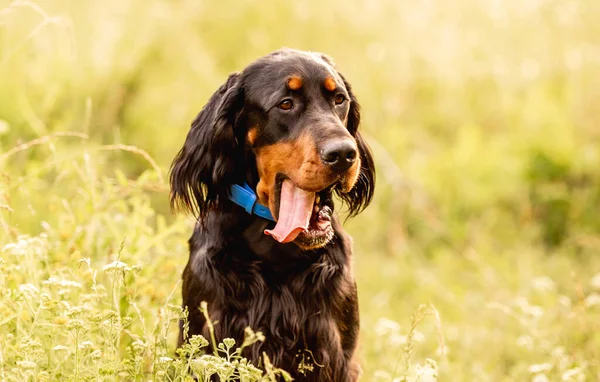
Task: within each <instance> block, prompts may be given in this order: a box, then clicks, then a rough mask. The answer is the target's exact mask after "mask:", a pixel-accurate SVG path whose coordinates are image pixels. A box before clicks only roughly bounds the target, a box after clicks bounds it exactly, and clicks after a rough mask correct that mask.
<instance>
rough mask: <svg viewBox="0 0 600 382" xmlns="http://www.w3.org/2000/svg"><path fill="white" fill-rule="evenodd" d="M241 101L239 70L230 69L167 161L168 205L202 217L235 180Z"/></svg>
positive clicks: (239, 155)
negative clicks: (169, 188)
mask: <svg viewBox="0 0 600 382" xmlns="http://www.w3.org/2000/svg"><path fill="white" fill-rule="evenodd" d="M243 104H244V94H243V89H242V87H241V84H240V74H239V73H233V74H231V75H230V76H229V78H228V79H227V82H226V83H225V84H223V85H221V87H220V88H219V89H218V90H217V91H216V92H215V93H214V94H213V95H212V97H211V98H210V100H209V101H208V103H207V104H206V105H205V106H204V108H203V109H202V111H200V113H199V114H198V116H197V117H196V119H195V120H194V121H193V122H192V126H191V128H190V131H189V132H188V135H187V138H186V140H185V143H184V145H183V148H182V149H181V150H180V151H179V153H178V154H177V156H176V157H175V159H174V161H173V164H172V165H171V174H170V181H171V207H173V208H180V209H182V210H185V211H188V212H191V213H192V214H194V215H195V216H196V217H199V218H202V217H204V216H205V214H206V212H208V210H209V209H210V208H211V207H213V206H214V205H216V203H217V202H218V200H219V199H222V198H224V197H227V192H228V190H229V187H230V186H231V185H232V184H233V183H235V182H237V181H239V179H237V178H238V177H240V175H239V174H240V173H242V174H243V169H242V168H241V166H243V153H241V152H238V151H241V150H240V149H239V148H238V147H237V146H238V144H237V141H236V137H235V133H234V126H235V122H236V119H237V117H238V115H239V113H240V111H241V109H242V107H243Z"/></svg>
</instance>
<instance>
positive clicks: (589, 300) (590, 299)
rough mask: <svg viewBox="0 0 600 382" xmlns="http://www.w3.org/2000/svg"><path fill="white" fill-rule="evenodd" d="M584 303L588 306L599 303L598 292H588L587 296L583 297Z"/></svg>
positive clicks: (599, 296) (599, 295)
mask: <svg viewBox="0 0 600 382" xmlns="http://www.w3.org/2000/svg"><path fill="white" fill-rule="evenodd" d="M584 304H585V306H587V307H588V308H589V307H592V306H596V305H600V294H598V293H592V294H590V295H589V296H587V297H586V298H585V301H584Z"/></svg>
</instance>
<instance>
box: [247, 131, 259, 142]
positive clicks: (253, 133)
mask: <svg viewBox="0 0 600 382" xmlns="http://www.w3.org/2000/svg"><path fill="white" fill-rule="evenodd" d="M257 135H258V129H257V128H256V127H253V128H251V129H250V130H248V134H247V137H248V143H250V146H253V145H254V142H255V141H256V136H257Z"/></svg>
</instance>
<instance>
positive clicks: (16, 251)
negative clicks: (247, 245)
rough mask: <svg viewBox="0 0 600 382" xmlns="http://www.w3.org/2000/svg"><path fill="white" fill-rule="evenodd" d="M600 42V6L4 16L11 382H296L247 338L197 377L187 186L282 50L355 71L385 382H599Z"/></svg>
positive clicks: (556, 2)
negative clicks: (234, 95) (244, 84)
mask: <svg viewBox="0 0 600 382" xmlns="http://www.w3.org/2000/svg"><path fill="white" fill-rule="evenodd" d="M599 20H600V2H599V1H595V0H581V1H567V0H494V1H483V0H460V1H441V0H439V1H433V0H431V1H427V0H423V1H416V2H415V1H405V0H381V1H376V0H368V1H341V0H333V1H316V0H308V1H296V2H292V1H288V2H281V1H269V2H267V1H265V2H254V1H246V0H235V1H234V0H223V1H219V2H217V1H214V2H208V1H196V0H177V1H166V0H163V1H148V0H146V1H142V0H128V1H121V0H105V1H81V0H79V1H78V0H47V1H37V2H30V1H15V2H10V1H6V0H0V256H1V257H0V381H19V382H21V381H55V380H56V381H58V380H140V381H142V380H143V381H148V380H157V381H158V380H160V381H162V380H172V381H175V380H177V381H184V380H186V378H187V379H189V378H190V377H189V375H190V371H193V372H195V373H196V374H197V375H204V376H206V375H208V374H210V373H215V374H218V375H220V376H221V377H222V380H241V381H258V380H264V381H271V380H275V379H274V377H273V375H274V374H276V373H281V372H280V371H278V370H276V368H275V367H271V366H270V365H269V364H268V363H264V364H262V365H248V364H246V363H245V362H244V361H243V360H242V359H240V357H239V356H238V355H237V354H238V353H237V352H236V351H235V349H238V348H239V347H242V346H252V345H253V344H252V343H253V342H256V341H260V340H261V338H260V337H261V335H260V333H252V332H250V331H249V333H248V339H247V343H245V344H232V343H225V344H223V345H221V346H222V348H220V349H217V351H216V354H218V355H219V356H220V357H218V358H217V357H214V356H212V354H213V353H214V351H213V350H214V349H213V344H212V343H210V339H207V340H208V341H206V340H205V339H202V338H196V339H195V341H193V343H192V344H190V345H189V346H188V347H187V348H186V349H184V350H183V352H184V353H185V354H187V355H190V354H192V355H193V357H188V358H186V357H183V358H180V357H179V355H180V354H177V353H176V349H175V345H176V335H177V321H178V320H179V318H181V317H182V316H184V313H183V312H181V309H180V308H179V304H180V303H181V296H180V289H181V285H180V275H181V271H182V270H183V267H184V266H185V263H186V261H187V257H188V250H187V239H188V237H189V235H190V234H191V232H192V228H193V223H194V221H193V219H192V218H191V217H189V216H185V215H176V214H174V213H173V212H172V211H171V210H170V208H169V202H168V193H169V186H168V183H167V179H168V169H169V165H170V163H171V160H172V159H173V157H174V156H175V154H176V152H177V151H178V150H179V148H180V147H181V145H182V143H183V140H184V138H185V135H186V133H187V131H188V128H189V125H190V122H191V121H192V119H193V118H194V117H195V115H196V114H197V112H198V111H199V110H200V108H201V107H202V106H203V104H204V103H205V102H206V101H207V100H208V98H209V96H210V95H211V94H212V93H213V92H214V91H215V90H216V89H217V88H218V86H219V85H221V84H222V83H223V82H224V81H225V80H226V78H227V75H228V74H229V73H230V72H232V71H235V70H241V69H243V67H244V66H246V65H247V64H248V63H249V62H250V61H252V60H254V59H255V58H257V57H259V56H261V55H264V54H267V53H269V52H271V51H273V50H275V49H278V48H280V47H282V46H288V47H293V48H298V49H305V50H312V51H321V52H324V53H327V54H328V55H330V56H332V57H333V58H334V60H335V62H336V64H337V66H338V68H339V70H340V71H341V72H342V73H343V74H344V76H345V77H346V78H347V79H348V80H349V81H350V82H351V83H352V85H353V89H354V90H355V93H356V94H357V97H358V99H359V102H360V103H361V105H362V115H363V118H362V125H361V129H362V131H363V132H364V136H366V138H367V140H368V141H369V143H370V144H371V147H372V149H373V151H374V155H375V159H376V163H377V171H378V174H377V186H376V193H375V200H374V203H373V204H372V205H371V206H370V207H369V208H368V209H367V210H366V211H365V212H364V213H362V214H361V215H359V216H358V217H356V218H353V219H351V220H348V221H347V223H346V227H347V228H348V230H349V231H350V233H351V234H352V235H353V237H354V248H355V257H354V270H355V273H356V276H357V282H358V287H359V297H360V304H361V306H360V308H361V339H360V344H359V351H358V353H359V357H360V360H361V364H362V367H363V377H362V380H363V381H368V382H370V381H421V382H423V381H436V380H439V381H535V382H544V381H599V380H600V22H599ZM208 310H210V306H209V307H208ZM215 325H218V323H215ZM203 353H206V355H205V356H204V357H202V358H201V357H200V356H201V355H202V354H203ZM275 366H277V365H275ZM315 367H318V366H315ZM228 376H229V377H228ZM227 378H229V379H227Z"/></svg>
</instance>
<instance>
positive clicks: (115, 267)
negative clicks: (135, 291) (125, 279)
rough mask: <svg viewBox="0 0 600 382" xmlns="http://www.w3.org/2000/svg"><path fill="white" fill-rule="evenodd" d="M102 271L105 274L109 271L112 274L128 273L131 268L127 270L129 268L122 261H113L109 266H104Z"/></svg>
mask: <svg viewBox="0 0 600 382" xmlns="http://www.w3.org/2000/svg"><path fill="white" fill-rule="evenodd" d="M102 270H103V271H105V272H111V271H112V272H114V271H129V270H131V268H129V266H128V265H127V264H126V263H124V262H122V261H119V260H115V261H113V262H112V263H110V264H106V265H105V266H104V267H103V268H102Z"/></svg>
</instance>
